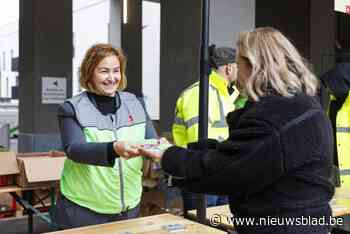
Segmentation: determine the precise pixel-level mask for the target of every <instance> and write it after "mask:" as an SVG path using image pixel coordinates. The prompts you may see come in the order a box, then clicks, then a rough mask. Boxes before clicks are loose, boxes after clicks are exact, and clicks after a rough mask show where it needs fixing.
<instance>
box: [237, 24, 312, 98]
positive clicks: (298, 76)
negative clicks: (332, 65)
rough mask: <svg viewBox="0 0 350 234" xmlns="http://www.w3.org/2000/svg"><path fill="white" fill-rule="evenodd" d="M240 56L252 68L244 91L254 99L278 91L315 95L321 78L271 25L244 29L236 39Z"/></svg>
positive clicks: (291, 94) (288, 95) (286, 94)
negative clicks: (318, 77) (251, 29)
mask: <svg viewBox="0 0 350 234" xmlns="http://www.w3.org/2000/svg"><path fill="white" fill-rule="evenodd" d="M237 49H238V57H241V58H242V59H245V60H246V61H247V62H248V64H249V65H250V67H251V75H250V77H249V78H248V79H247V81H246V83H245V84H243V86H244V87H243V89H244V91H245V93H246V94H247V95H248V97H249V98H251V99H252V100H254V101H258V100H259V97H262V96H267V95H269V94H272V93H274V94H277V95H281V96H284V97H292V96H294V95H295V94H296V93H305V94H306V95H309V96H315V95H316V93H317V90H318V79H317V78H316V76H315V75H314V74H313V73H312V72H311V71H310V69H309V68H308V65H307V64H306V60H304V59H303V58H302V56H301V55H300V54H299V52H298V51H297V49H296V48H295V47H294V46H293V45H292V43H291V42H290V41H289V40H288V39H287V38H286V37H285V36H284V35H283V34H282V33H281V32H279V31H278V30H276V29H274V28H271V27H264V28H257V29H255V30H253V31H246V32H241V33H240V34H239V38H238V41H237Z"/></svg>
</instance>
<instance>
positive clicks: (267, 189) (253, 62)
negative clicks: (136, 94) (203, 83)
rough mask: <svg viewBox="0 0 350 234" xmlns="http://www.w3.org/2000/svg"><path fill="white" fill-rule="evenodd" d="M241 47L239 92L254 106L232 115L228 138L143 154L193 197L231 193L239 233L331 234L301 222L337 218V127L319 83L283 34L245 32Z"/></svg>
mask: <svg viewBox="0 0 350 234" xmlns="http://www.w3.org/2000/svg"><path fill="white" fill-rule="evenodd" d="M237 49H238V53H237V60H236V61H237V64H238V88H239V89H240V91H241V92H243V93H244V94H245V95H246V96H247V98H248V102H247V103H246V105H245V107H244V108H242V109H239V110H236V111H233V112H231V113H229V114H228V116H227V123H228V125H229V137H228V139H226V140H225V141H223V142H218V141H215V140H211V139H208V140H202V141H199V142H198V143H197V148H196V150H193V149H192V150H189V149H184V148H181V147H177V146H172V147H170V148H168V149H167V150H166V151H165V152H163V153H159V152H152V151H148V150H146V149H141V153H142V155H146V156H147V157H150V158H152V159H154V160H157V161H161V165H162V168H163V170H164V171H165V172H166V173H169V174H170V175H172V176H174V177H175V178H178V180H177V184H178V185H180V186H182V187H184V188H186V189H188V190H190V191H192V192H199V193H213V194H222V195H228V196H229V199H230V208H231V212H232V213H233V215H234V217H235V219H234V220H233V221H234V224H235V228H236V230H237V232H238V233H239V234H248V233H249V234H252V233H256V234H258V233H259V234H260V233H270V234H277V233H278V234H282V233H299V234H306V233H310V234H311V233H322V234H323V233H324V234H326V233H328V232H329V228H330V226H327V225H322V223H316V224H315V223H312V224H311V223H308V222H306V223H305V222H304V224H305V225H301V224H300V222H301V219H303V218H304V219H307V218H310V220H311V219H312V220H315V219H316V220H322V219H324V220H325V222H326V223H327V222H328V221H329V219H330V217H331V216H332V213H331V209H330V206H329V201H330V200H331V198H332V196H333V193H334V188H333V186H332V184H331V183H330V181H329V177H330V173H331V168H332V153H333V143H332V128H331V124H330V122H329V120H328V118H327V116H326V115H325V113H324V112H323V111H322V109H321V107H320V104H319V102H318V101H317V98H316V97H315V95H316V93H317V90H318V81H317V79H316V77H315V75H314V74H313V73H312V72H311V71H310V69H309V68H308V66H307V65H306V63H305V60H304V59H303V58H302V57H301V55H300V54H299V52H298V51H297V50H296V48H295V47H294V46H293V45H292V43H291V42H290V41H289V40H288V39H287V38H286V37H285V36H284V35H283V34H282V33H281V32H279V31H278V30H276V29H273V28H270V27H265V28H257V29H255V30H252V31H246V32H241V33H240V34H239V38H238V42H237ZM239 218H252V219H254V220H255V222H253V224H252V223H250V224H249V223H244V222H243V223H238V222H235V221H236V220H238V219H239ZM272 219H274V220H275V221H274V224H272V222H270V221H271V220H272ZM290 219H294V221H293V224H291V223H290V221H288V220H290ZM241 220H242V219H241ZM287 222H289V223H287ZM276 223H277V224H276ZM298 223H299V224H300V225H298Z"/></svg>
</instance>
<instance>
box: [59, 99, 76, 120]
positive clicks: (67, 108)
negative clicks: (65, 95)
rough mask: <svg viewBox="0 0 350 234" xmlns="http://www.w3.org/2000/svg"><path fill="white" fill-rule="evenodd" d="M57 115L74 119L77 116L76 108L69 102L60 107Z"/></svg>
mask: <svg viewBox="0 0 350 234" xmlns="http://www.w3.org/2000/svg"><path fill="white" fill-rule="evenodd" d="M57 115H58V116H60V117H72V116H74V115H75V112H74V108H73V106H72V104H71V103H70V102H69V101H65V102H64V103H62V104H61V105H59V106H58V109H57Z"/></svg>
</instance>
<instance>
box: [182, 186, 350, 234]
mask: <svg viewBox="0 0 350 234" xmlns="http://www.w3.org/2000/svg"><path fill="white" fill-rule="evenodd" d="M330 205H331V208H332V213H333V216H334V217H341V216H347V215H350V189H346V188H337V189H336V191H335V194H334V197H333V199H332V200H331V202H330ZM188 215H189V217H190V218H191V219H194V220H196V219H197V211H196V210H191V211H189V212H188ZM214 216H219V219H220V225H218V226H219V227H221V228H223V229H225V230H229V229H231V230H232V229H234V227H233V224H232V222H231V217H232V214H231V211H230V208H229V205H223V206H214V207H209V208H207V221H208V222H210V219H211V218H212V217H214Z"/></svg>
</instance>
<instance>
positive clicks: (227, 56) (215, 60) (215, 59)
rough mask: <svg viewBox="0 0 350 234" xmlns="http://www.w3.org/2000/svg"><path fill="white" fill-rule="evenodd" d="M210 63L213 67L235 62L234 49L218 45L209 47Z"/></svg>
mask: <svg viewBox="0 0 350 234" xmlns="http://www.w3.org/2000/svg"><path fill="white" fill-rule="evenodd" d="M209 56H210V65H211V66H212V67H214V68H219V67H220V66H223V65H226V64H229V63H235V61H236V50H235V49H233V48H231V47H219V48H215V45H212V46H210V48H209Z"/></svg>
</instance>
